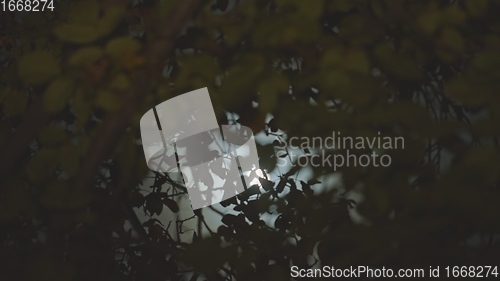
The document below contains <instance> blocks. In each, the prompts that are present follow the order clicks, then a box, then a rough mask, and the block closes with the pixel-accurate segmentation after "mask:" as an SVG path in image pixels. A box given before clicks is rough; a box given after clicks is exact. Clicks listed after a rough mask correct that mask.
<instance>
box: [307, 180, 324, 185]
mask: <svg viewBox="0 0 500 281" xmlns="http://www.w3.org/2000/svg"><path fill="white" fill-rule="evenodd" d="M318 183H321V182H320V181H319V180H317V179H312V180H309V181H307V184H309V185H315V184H318Z"/></svg>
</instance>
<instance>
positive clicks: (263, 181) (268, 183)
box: [259, 178, 274, 191]
mask: <svg viewBox="0 0 500 281" xmlns="http://www.w3.org/2000/svg"><path fill="white" fill-rule="evenodd" d="M259 181H260V184H261V185H262V188H264V190H265V191H269V190H271V189H272V188H273V187H274V182H272V181H269V180H266V179H263V178H259Z"/></svg>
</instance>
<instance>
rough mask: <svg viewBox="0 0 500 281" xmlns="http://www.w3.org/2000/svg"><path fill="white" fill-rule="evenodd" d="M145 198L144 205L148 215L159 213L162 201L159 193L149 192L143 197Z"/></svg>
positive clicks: (161, 208)
mask: <svg viewBox="0 0 500 281" xmlns="http://www.w3.org/2000/svg"><path fill="white" fill-rule="evenodd" d="M144 199H145V200H146V205H145V206H144V207H145V208H146V210H147V211H148V212H149V214H150V215H153V214H157V215H159V214H161V212H162V210H163V202H162V200H161V198H160V195H159V194H158V193H155V192H151V193H150V194H148V195H146V197H145V198H144Z"/></svg>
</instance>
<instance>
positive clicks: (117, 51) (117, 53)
mask: <svg viewBox="0 0 500 281" xmlns="http://www.w3.org/2000/svg"><path fill="white" fill-rule="evenodd" d="M140 48H141V44H140V43H139V42H138V41H137V40H135V39H132V38H130V37H126V36H123V37H117V38H113V39H111V40H110V41H109V42H108V44H107V45H106V53H107V54H108V55H110V56H111V57H113V58H116V59H117V58H120V57H121V56H122V55H123V54H126V53H129V54H130V53H135V52H137V51H138V50H139V49H140Z"/></svg>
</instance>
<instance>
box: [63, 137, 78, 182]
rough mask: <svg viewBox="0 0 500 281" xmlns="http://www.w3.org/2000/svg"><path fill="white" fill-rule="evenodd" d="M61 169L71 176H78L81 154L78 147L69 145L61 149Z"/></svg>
mask: <svg viewBox="0 0 500 281" xmlns="http://www.w3.org/2000/svg"><path fill="white" fill-rule="evenodd" d="M58 160H59V165H60V166H61V169H62V170H63V171H64V172H66V173H67V174H68V175H70V176H74V175H76V173H77V172H78V168H79V167H80V153H79V151H78V147H75V146H73V145H71V144H67V145H65V146H62V147H61V148H59V155H58Z"/></svg>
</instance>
